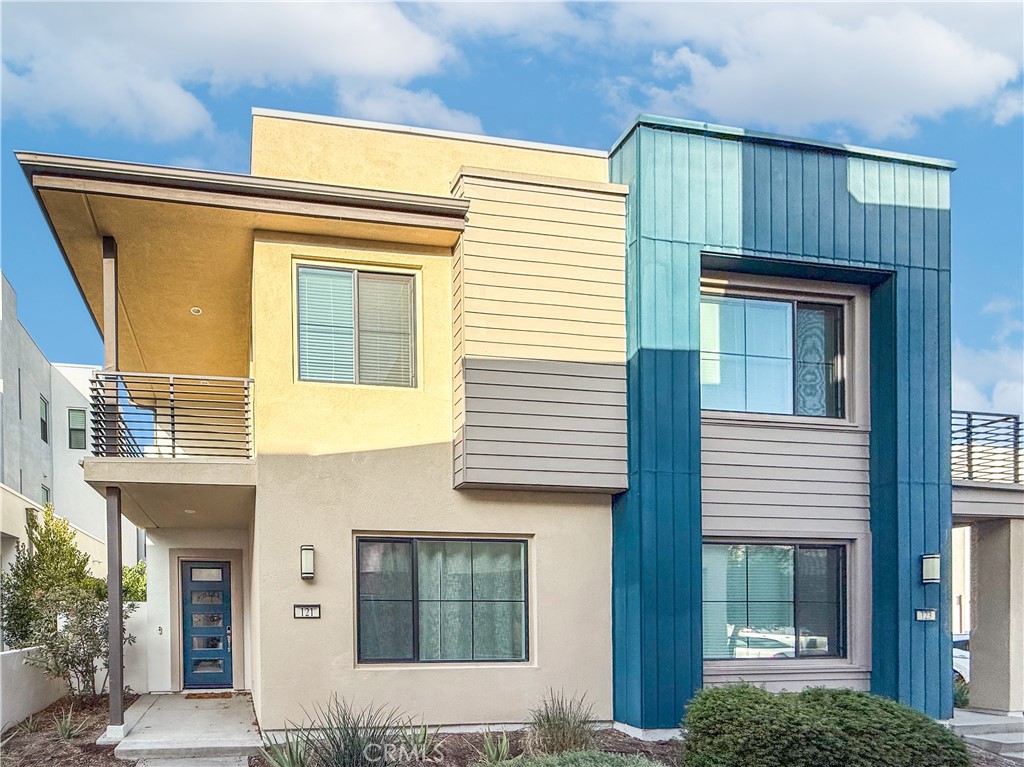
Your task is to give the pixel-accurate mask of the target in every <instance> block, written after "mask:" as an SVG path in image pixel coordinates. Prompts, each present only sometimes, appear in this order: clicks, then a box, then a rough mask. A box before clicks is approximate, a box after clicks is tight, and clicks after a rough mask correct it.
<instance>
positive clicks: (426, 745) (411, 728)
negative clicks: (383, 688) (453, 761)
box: [263, 696, 437, 767]
mask: <svg viewBox="0 0 1024 767" xmlns="http://www.w3.org/2000/svg"><path fill="white" fill-rule="evenodd" d="M309 718H310V720H311V721H310V723H309V724H308V725H305V726H292V727H289V728H288V729H287V730H285V733H284V742H283V743H269V742H268V743H267V746H266V748H265V749H263V756H264V757H265V758H266V759H267V761H268V762H270V763H271V764H272V765H274V767H387V765H389V764H398V763H407V762H416V761H427V760H429V759H430V758H431V757H433V756H434V755H435V754H434V749H435V747H436V745H437V744H436V731H435V730H431V729H430V728H428V727H427V726H425V725H419V726H417V725H415V724H413V722H412V721H411V720H410V719H409V718H408V717H407V716H405V715H404V714H402V713H401V712H400V711H399V710H398V709H397V708H388V707H386V706H374V705H372V704H371V705H369V706H367V707H366V708H363V709H355V708H353V707H352V705H351V704H349V703H348V702H346V701H344V700H341V699H339V698H338V697H337V696H333V697H331V699H330V700H329V701H328V702H327V704H326V705H323V706H315V707H314V708H313V713H312V716H310V717H309Z"/></svg>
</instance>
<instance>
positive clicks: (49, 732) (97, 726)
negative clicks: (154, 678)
mask: <svg viewBox="0 0 1024 767" xmlns="http://www.w3.org/2000/svg"><path fill="white" fill-rule="evenodd" d="M137 697H138V696H136V695H126V696H125V706H126V707H127V706H129V705H131V704H132V703H133V702H134V701H135V699H136V698H137ZM72 705H73V706H74V719H75V721H79V722H80V721H83V720H84V721H87V722H88V726H87V727H86V729H85V730H84V731H83V732H82V734H81V735H79V736H78V737H77V738H74V739H73V740H60V739H59V738H58V737H57V732H56V729H55V727H54V724H53V717H54V716H55V715H56V716H60V715H62V714H64V713H66V712H67V710H68V709H69V708H70V707H71V706H72ZM32 722H33V724H34V728H33V729H34V731H33V732H26V731H25V729H24V727H23V726H24V725H25V723H24V722H23V723H22V724H21V725H19V726H18V727H15V728H13V729H12V730H9V731H8V732H7V734H6V735H5V736H4V737H10V736H11V735H12V734H13V736H14V737H12V738H11V740H10V741H9V742H8V743H7V744H6V745H5V746H4V747H3V753H2V755H0V756H2V761H3V767H43V765H46V766H47V767H51V766H52V767H127V765H129V763H128V762H123V761H121V760H120V759H115V758H114V747H113V746H97V745H96V739H97V738H98V737H99V736H100V735H102V734H103V731H104V730H105V729H106V726H107V697H106V696H105V695H96V696H93V697H89V698H79V699H77V700H75V701H73V702H72V700H71V698H64V699H62V700H59V701H57V702H56V703H54V704H53V705H52V706H50V707H49V708H47V709H45V710H43V711H40V712H39V713H38V714H36V715H35V716H33V717H32Z"/></svg>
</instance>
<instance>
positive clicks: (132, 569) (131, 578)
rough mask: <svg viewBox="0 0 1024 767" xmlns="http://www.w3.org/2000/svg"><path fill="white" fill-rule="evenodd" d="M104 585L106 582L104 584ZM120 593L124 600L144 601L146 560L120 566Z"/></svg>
mask: <svg viewBox="0 0 1024 767" xmlns="http://www.w3.org/2000/svg"><path fill="white" fill-rule="evenodd" d="M104 587H106V584H104ZM121 593H122V594H124V600H125V601H126V602H145V601H146V560H145V559H140V560H139V561H138V562H136V563H135V564H134V565H131V566H125V567H122V568H121Z"/></svg>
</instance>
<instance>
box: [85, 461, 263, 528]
mask: <svg viewBox="0 0 1024 767" xmlns="http://www.w3.org/2000/svg"><path fill="white" fill-rule="evenodd" d="M82 466H83V469H84V475H85V481H86V482H87V483H88V484H89V485H90V486H91V487H92V488H93V489H94V490H96V491H97V492H99V493H100V494H104V493H105V492H106V489H107V488H109V487H116V488H118V489H119V490H120V491H121V514H122V515H123V516H124V517H125V518H126V519H128V520H129V521H130V522H132V523H133V524H134V525H136V526H137V527H141V528H144V529H147V530H151V529H153V528H161V527H174V528H207V529H213V528H218V529H245V528H247V527H249V526H250V524H251V523H252V519H253V514H254V513H255V509H256V462H255V461H254V460H252V459H241V458H239V459H232V458H204V459H201V460H196V459H188V458H182V459H173V458H160V459H152V460H147V459H138V458H86V459H85V460H84V461H83V462H82Z"/></svg>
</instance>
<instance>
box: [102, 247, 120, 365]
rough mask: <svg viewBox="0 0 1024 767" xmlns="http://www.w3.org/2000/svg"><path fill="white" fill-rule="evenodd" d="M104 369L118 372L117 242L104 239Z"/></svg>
mask: <svg viewBox="0 0 1024 767" xmlns="http://www.w3.org/2000/svg"><path fill="white" fill-rule="evenodd" d="M103 369H104V370H105V371H112V370H117V240H115V239H114V238H113V237H110V236H105V237H104V238H103Z"/></svg>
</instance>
